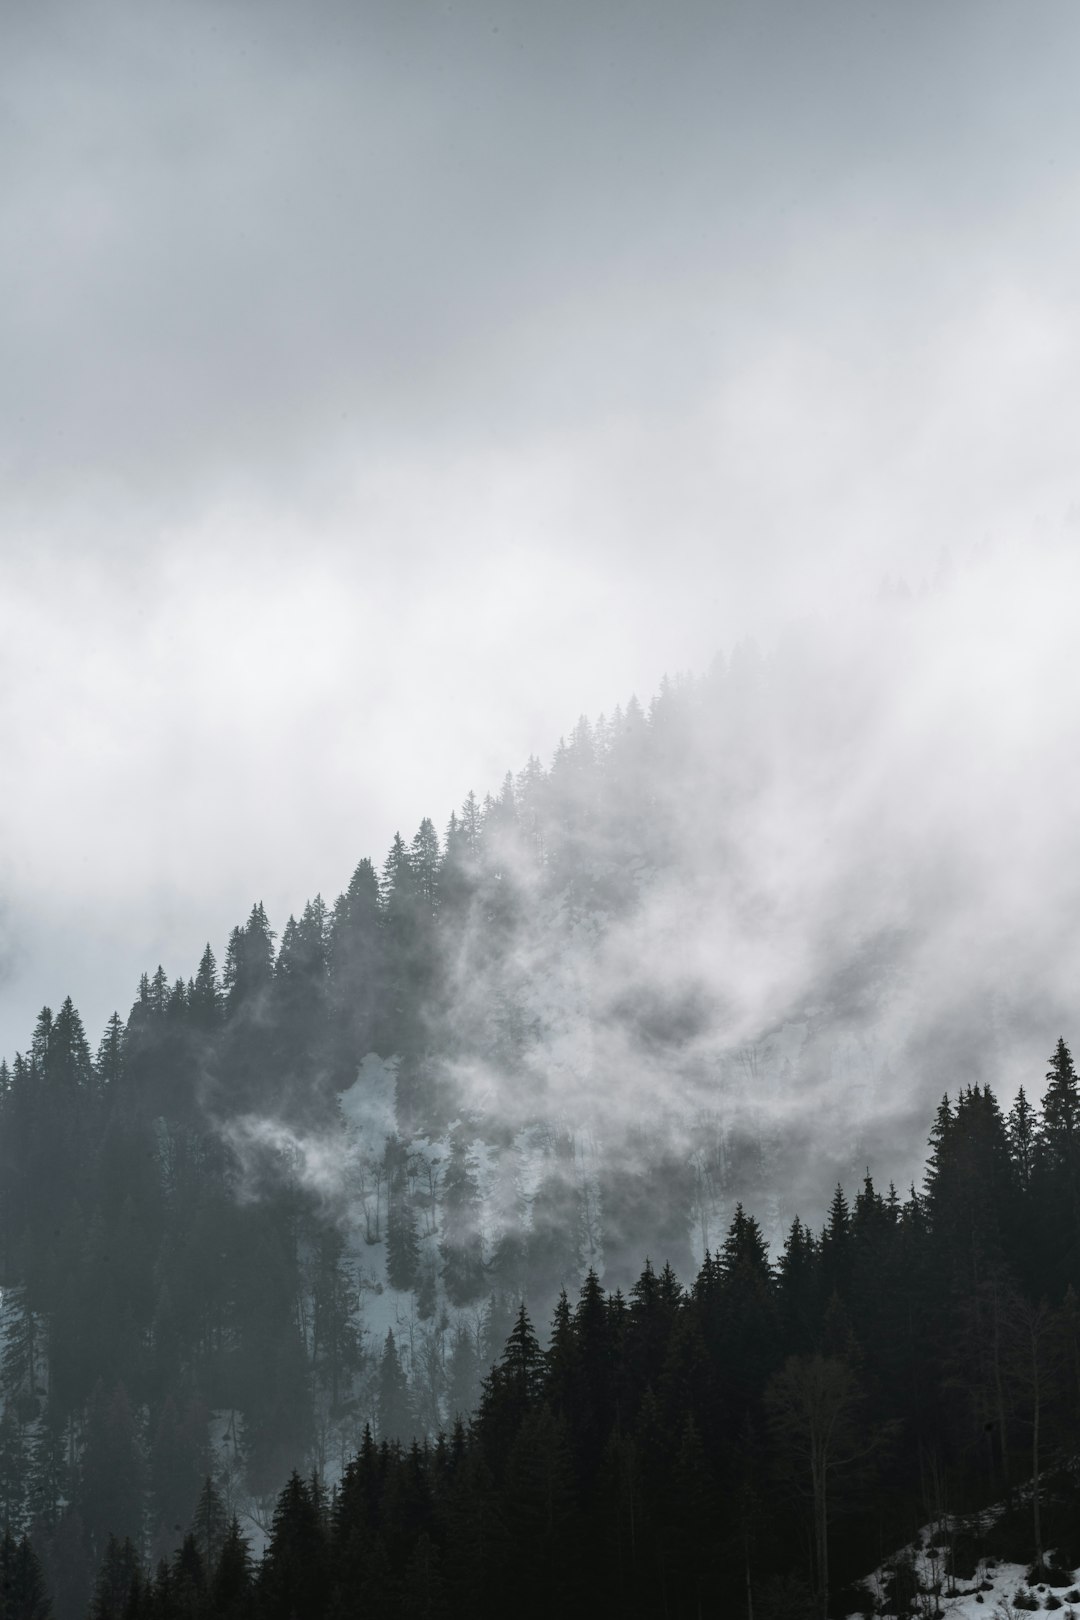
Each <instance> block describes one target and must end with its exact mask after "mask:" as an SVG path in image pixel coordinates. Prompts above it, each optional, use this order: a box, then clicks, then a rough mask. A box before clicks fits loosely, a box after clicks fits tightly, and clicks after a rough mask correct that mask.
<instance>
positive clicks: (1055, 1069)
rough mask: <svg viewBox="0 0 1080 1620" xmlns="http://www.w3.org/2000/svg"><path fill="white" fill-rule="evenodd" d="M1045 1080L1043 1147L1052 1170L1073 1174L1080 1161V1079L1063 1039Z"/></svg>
mask: <svg viewBox="0 0 1080 1620" xmlns="http://www.w3.org/2000/svg"><path fill="white" fill-rule="evenodd" d="M1046 1081H1047V1085H1046V1094H1045V1096H1044V1097H1043V1104H1042V1130H1041V1133H1040V1147H1041V1150H1042V1153H1043V1154H1044V1156H1045V1158H1046V1161H1047V1163H1048V1165H1049V1166H1050V1168H1051V1170H1052V1171H1056V1172H1063V1173H1065V1174H1068V1175H1073V1174H1075V1172H1076V1169H1077V1164H1078V1160H1080V1082H1078V1081H1077V1078H1076V1070H1075V1069H1074V1068H1073V1060H1072V1054H1071V1053H1070V1051H1069V1048H1068V1047H1067V1046H1066V1045H1065V1042H1064V1040H1059V1041H1058V1043H1057V1047H1056V1049H1055V1051H1054V1055H1053V1057H1052V1058H1051V1059H1050V1069H1049V1072H1048V1073H1047V1076H1046Z"/></svg>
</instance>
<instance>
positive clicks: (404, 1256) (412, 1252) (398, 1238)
mask: <svg viewBox="0 0 1080 1620" xmlns="http://www.w3.org/2000/svg"><path fill="white" fill-rule="evenodd" d="M388 1184H389V1186H388V1198H387V1210H386V1275H387V1279H388V1280H389V1283H390V1286H391V1287H392V1288H412V1287H414V1286H415V1284H416V1274H417V1269H418V1266H419V1262H420V1240H419V1238H418V1236H417V1232H416V1216H415V1214H414V1212H413V1206H412V1200H411V1198H410V1197H409V1183H408V1177H407V1175H406V1173H405V1166H404V1164H397V1165H395V1167H394V1168H393V1169H392V1170H391V1171H390V1172H389V1174H388Z"/></svg>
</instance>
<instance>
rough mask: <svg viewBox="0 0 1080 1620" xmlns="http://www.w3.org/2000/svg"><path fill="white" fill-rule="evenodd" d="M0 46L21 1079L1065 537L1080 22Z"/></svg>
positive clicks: (37, 9) (1052, 18) (51, 11)
mask: <svg viewBox="0 0 1080 1620" xmlns="http://www.w3.org/2000/svg"><path fill="white" fill-rule="evenodd" d="M2 33H3V46H2V50H0V195H2V197H3V207H2V208H0V357H2V358H0V522H2V531H0V586H2V596H0V657H2V659H3V662H4V672H3V673H4V679H3V684H2V691H0V759H2V761H3V764H4V767H5V779H4V787H3V792H2V793H0V894H2V896H3V908H4V909H3V914H2V918H0V926H2V945H3V965H4V977H3V980H2V982H0V1049H2V1050H3V1051H5V1052H7V1053H8V1054H10V1053H11V1052H12V1051H13V1050H14V1048H15V1047H16V1046H25V1044H26V1042H27V1039H28V1036H29V1028H30V1024H31V1021H32V1018H33V1015H34V1012H35V1011H36V1009H37V1008H38V1007H40V1006H41V1004H42V1003H43V1002H46V1001H48V1002H50V1003H51V1004H52V1005H54V1006H55V1005H56V1004H58V1002H59V1001H60V1000H61V999H62V997H63V996H64V995H65V994H66V993H70V994H71V995H72V996H73V997H74V999H75V1001H76V1003H77V1004H78V1005H79V1006H80V1008H81V1009H82V1011H83V1012H84V1015H85V1017H86V1021H87V1025H88V1029H89V1033H90V1035H91V1038H92V1040H96V1038H97V1035H98V1033H99V1032H100V1027H101V1025H102V1023H103V1021H104V1018H105V1017H106V1016H107V1014H108V1013H109V1012H110V1011H111V1010H112V1008H113V1007H114V1006H119V1008H120V1010H121V1011H122V1012H125V1013H126V1011H127V1009H128V1007H129V1006H130V1003H131V1000H132V998H133V995H134V990H135V982H136V979H137V976H138V973H139V971H140V970H141V969H142V968H144V967H147V968H151V969H152V968H153V967H154V966H155V965H156V963H157V962H158V961H159V960H160V961H162V962H163V963H164V965H165V967H166V970H167V971H168V972H169V974H170V976H174V975H176V974H178V973H182V974H184V975H185V976H186V975H187V974H188V973H190V972H191V971H192V970H193V969H194V966H195V963H196V961H197V958H198V954H199V952H200V950H201V947H202V944H203V943H204V941H205V940H206V938H207V937H209V938H210V939H211V942H212V943H213V945H214V947H215V949H216V950H217V951H218V953H219V955H220V954H221V953H222V951H223V947H224V942H225V938H226V936H227V933H228V929H229V927H230V926H231V925H232V923H234V922H235V921H238V920H240V919H241V918H242V916H243V915H245V914H246V912H247V910H248V909H249V908H250V905H251V903H252V901H253V900H255V899H257V898H262V899H263V900H264V901H265V902H266V905H267V908H268V910H269V912H270V915H271V920H272V922H273V923H274V924H275V926H276V927H277V928H278V929H280V927H281V926H282V924H283V923H284V921H285V917H286V916H287V914H288V912H289V911H290V910H293V909H299V907H300V906H301V905H302V904H303V902H304V900H305V899H306V898H307V897H308V896H309V895H311V894H313V893H314V892H315V891H316V890H321V891H322V892H323V893H324V895H326V897H327V898H328V899H332V898H333V896H334V895H335V894H336V893H337V892H338V891H339V890H340V889H341V888H343V887H344V885H345V883H346V882H347V880H348V877H349V874H350V872H351V870H352V868H353V866H354V865H355V863H356V861H357V860H358V859H359V858H360V857H361V856H362V855H365V854H370V855H372V856H373V857H375V859H376V860H381V859H382V856H383V854H384V853H385V850H386V847H387V845H388V844H389V842H390V839H391V837H392V835H393V833H394V831H395V829H396V828H398V827H400V828H401V830H402V831H403V832H404V833H405V835H406V836H407V837H408V836H411V834H412V832H413V831H414V830H415V827H416V825H417V823H418V822H419V820H420V818H421V816H423V815H424V814H431V815H432V816H433V817H434V818H435V820H436V822H437V823H438V824H439V825H440V826H441V825H442V824H443V823H444V822H445V820H446V818H447V817H448V815H449V812H450V810H451V809H452V808H453V807H454V806H455V805H456V804H458V803H460V800H461V799H462V797H463V796H464V794H465V793H466V792H467V791H468V789H469V788H470V787H475V788H476V790H477V791H478V792H480V793H483V792H484V791H485V790H486V789H487V788H489V787H494V786H497V784H498V781H499V780H500V778H501V776H502V774H503V773H504V771H505V770H506V769H507V768H511V767H512V768H515V769H516V768H517V767H519V766H520V765H521V764H522V763H523V761H524V759H525V758H526V756H527V755H528V754H529V753H530V752H536V753H539V754H540V755H541V756H542V757H543V758H545V759H547V758H549V757H550V754H551V751H552V749H553V748H554V745H555V743H556V741H557V739H558V736H559V734H560V732H563V731H566V730H568V729H569V728H570V726H571V725H572V724H573V722H574V720H575V718H576V717H577V715H578V714H579V713H580V712H582V711H587V712H589V713H591V714H596V713H597V712H599V711H600V710H610V709H611V708H612V707H613V706H614V704H615V703H617V702H619V701H625V699H626V697H627V696H628V695H629V693H630V692H631V691H634V690H636V691H637V692H638V693H639V694H640V695H641V696H642V697H643V698H647V697H648V695H649V694H650V692H651V691H652V690H654V689H655V687H656V685H657V684H658V682H659V679H660V677H661V676H662V674H663V673H664V672H665V671H674V670H677V669H698V670H700V669H703V668H705V667H706V666H707V665H708V663H709V661H710V659H711V658H712V656H713V654H714V653H715V652H716V651H717V650H719V649H721V648H730V646H731V645H732V643H733V642H735V641H736V640H738V639H739V638H740V637H743V636H745V635H748V634H753V635H755V636H757V637H759V638H760V639H762V640H763V641H764V642H766V643H767V642H768V640H769V637H770V636H772V635H773V634H775V632H776V630H777V628H778V627H780V626H782V625H783V624H784V623H785V622H787V621H788V620H789V619H791V618H792V617H798V616H805V615H807V614H817V615H819V616H822V615H824V616H825V617H826V620H827V617H828V615H831V614H834V613H840V612H849V611H854V612H858V609H859V604H860V603H861V602H864V601H865V600H866V599H867V598H868V597H870V596H872V595H874V594H875V593H876V592H877V589H878V586H879V582H880V579H881V577H882V576H883V575H884V574H886V573H891V574H893V575H897V574H903V575H905V576H906V577H907V578H908V579H909V580H910V581H911V583H912V584H913V585H914V584H917V583H918V581H919V579H920V578H921V577H923V576H924V575H925V576H929V575H931V574H932V573H933V572H934V570H935V569H936V567H937V559H938V556H939V553H940V551H941V548H942V547H943V546H948V547H949V548H950V550H951V551H952V553H953V555H954V556H956V557H958V558H962V557H963V556H964V555H965V554H966V553H967V552H968V551H970V549H971V548H972V547H973V546H975V545H976V544H978V543H979V542H980V541H982V540H983V539H984V538H985V537H987V536H989V537H990V538H991V539H1002V540H1004V541H1006V542H1008V543H1010V544H1015V543H1017V541H1018V540H1019V541H1022V540H1023V537H1025V536H1027V535H1029V534H1031V533H1032V532H1035V531H1038V530H1041V531H1042V532H1045V531H1046V530H1047V529H1048V528H1049V530H1051V531H1053V532H1055V533H1056V532H1058V531H1059V530H1060V531H1061V532H1062V533H1064V534H1068V533H1069V532H1070V531H1069V528H1068V525H1069V523H1070V522H1075V517H1076V513H1077V511H1078V510H1080V460H1078V458H1077V456H1076V439H1077V433H1076V424H1077V422H1078V421H1080V399H1078V391H1077V386H1076V384H1077V379H1078V376H1080V369H1078V363H1080V305H1078V301H1077V296H1076V291H1075V289H1076V288H1077V286H1078V285H1080V139H1078V137H1080V98H1078V97H1077V96H1076V89H1075V87H1076V64H1077V60H1078V47H1080V11H1078V10H1077V8H1076V6H1075V4H1074V3H1073V0H1063V3H1061V4H1051V3H1035V4H1027V5H1023V6H1021V5H1017V4H1016V3H1015V0H1011V3H1009V4H995V3H993V0H978V3H972V4H966V3H960V0H952V3H950V4H948V5H941V4H938V3H936V0H935V3H930V0H927V3H918V0H912V3H907V4H901V3H898V0H892V3H890V4H874V3H871V0H858V3H856V0H847V3H836V0H795V3H791V4H780V3H773V4H768V3H765V4H761V3H754V4H750V3H745V4H735V5H730V4H724V3H722V0H709V3H707V4H701V5H698V4H695V3H690V0H664V3H663V4H660V3H652V4H647V5H646V4H635V3H632V0H619V3H617V4H616V3H607V0H592V3H590V0H584V3H583V0H574V3H572V4H570V3H568V4H561V3H558V0H544V3H543V4H538V3H537V0H528V3H525V4H520V5H518V4H511V3H502V4H492V5H486V4H479V3H464V4H458V5H445V4H434V3H432V4H429V3H420V0H388V3H386V4H375V3H370V0H349V3H348V4H341V5H337V4H333V3H330V0H312V3H309V4H301V3H300V0H293V3H291V4H278V3H275V0H257V3H255V0H218V3H215V4H201V3H198V0H186V3H184V4H161V3H156V0H150V3H147V0H143V3H140V4H134V3H123V4H116V5H98V4H95V3H93V0H87V3H84V4H79V5H72V4H70V3H68V0H63V3H59V4H50V3H48V0H44V3H41V0H38V3H34V4H31V3H30V0H11V3H10V4H8V5H7V6H6V7H5V9H4V18H3V24H2ZM1075 532H1076V533H1077V536H1078V543H1080V529H1077V530H1076V531H1075ZM1064 696H1065V698H1066V700H1071V698H1072V696H1073V694H1072V693H1070V692H1067V693H1065V694H1064Z"/></svg>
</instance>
